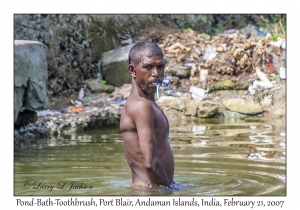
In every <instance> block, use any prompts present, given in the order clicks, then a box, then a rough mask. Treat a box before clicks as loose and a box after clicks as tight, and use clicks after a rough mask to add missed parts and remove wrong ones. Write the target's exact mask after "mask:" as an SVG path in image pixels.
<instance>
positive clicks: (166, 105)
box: [156, 96, 182, 111]
mask: <svg viewBox="0 0 300 210" xmlns="http://www.w3.org/2000/svg"><path fill="white" fill-rule="evenodd" d="M156 103H157V105H158V106H159V107H161V108H162V109H164V110H168V109H176V110H179V111H180V110H181V109H182V106H180V99H179V98H178V97H173V96H161V97H160V98H159V99H158V100H157V101H156Z"/></svg>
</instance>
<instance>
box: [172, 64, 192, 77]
mask: <svg viewBox="0 0 300 210" xmlns="http://www.w3.org/2000/svg"><path fill="white" fill-rule="evenodd" d="M169 71H170V73H171V75H172V76H177V77H179V78H188V77H189V76H190V72H191V67H187V66H174V67H171V68H170V70H169Z"/></svg>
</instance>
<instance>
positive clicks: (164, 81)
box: [163, 78, 171, 86]
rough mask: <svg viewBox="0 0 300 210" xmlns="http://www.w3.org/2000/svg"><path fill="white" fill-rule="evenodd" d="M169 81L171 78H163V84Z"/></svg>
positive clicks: (165, 84) (166, 84)
mask: <svg viewBox="0 0 300 210" xmlns="http://www.w3.org/2000/svg"><path fill="white" fill-rule="evenodd" d="M170 82H171V79H170V78H164V79H163V85H164V86H168V84H169V83H170Z"/></svg>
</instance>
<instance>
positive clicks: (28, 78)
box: [14, 40, 49, 121]
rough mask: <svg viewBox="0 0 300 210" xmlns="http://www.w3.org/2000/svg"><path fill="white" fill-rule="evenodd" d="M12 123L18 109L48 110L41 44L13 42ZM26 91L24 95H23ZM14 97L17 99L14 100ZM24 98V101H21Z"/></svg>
mask: <svg viewBox="0 0 300 210" xmlns="http://www.w3.org/2000/svg"><path fill="white" fill-rule="evenodd" d="M14 47H15V50H14V93H15V100H14V102H15V104H14V121H16V119H17V117H18V113H19V110H20V108H21V107H22V106H23V104H25V108H26V109H28V110H31V111H34V110H42V109H48V107H49V102H48V96H47V88H46V83H47V79H48V75H47V60H46V53H45V49H44V46H43V44H42V43H40V42H37V41H27V40H15V41H14ZM25 89H26V90H27V91H26V95H23V94H24V93H25ZM16 97H17V98H18V99H16ZM22 97H24V101H23V100H21V99H22Z"/></svg>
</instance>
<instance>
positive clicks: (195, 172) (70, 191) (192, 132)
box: [14, 118, 286, 196]
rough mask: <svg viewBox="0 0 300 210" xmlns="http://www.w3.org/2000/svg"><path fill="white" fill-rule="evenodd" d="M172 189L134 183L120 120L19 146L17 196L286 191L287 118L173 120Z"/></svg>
mask: <svg viewBox="0 0 300 210" xmlns="http://www.w3.org/2000/svg"><path fill="white" fill-rule="evenodd" d="M170 137H171V138H170V143H171V146H172V149H173V153H174V157H175V175H174V180H175V181H176V183H177V184H176V186H175V187H174V189H166V188H164V187H158V188H155V189H146V188H136V187H135V188H132V187H131V186H130V184H131V172H130V169H129V167H128V165H127V162H126V159H125V156H124V153H123V145H122V136H121V132H120V131H119V128H118V126H114V127H105V128H101V129H99V130H94V131H86V132H84V133H81V134H74V135H62V136H58V137H56V138H50V139H39V140H34V141H24V142H19V143H18V144H16V145H15V165H14V169H15V170H14V173H15V177H14V181H15V185H14V189H15V190H14V194H15V195H53V196H54V195H76V196H80V195H90V196H97V195H119V196H121V195H148V196H149V195H176V196H179V195H226V196H227V195H286V152H285V151H286V124H285V119H282V118H274V119H265V118H262V119H251V120H250V119H248V120H243V121H238V122H224V121H223V120H222V119H206V120H203V119H187V120H177V119H175V120H172V119H171V120H170Z"/></svg>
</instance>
